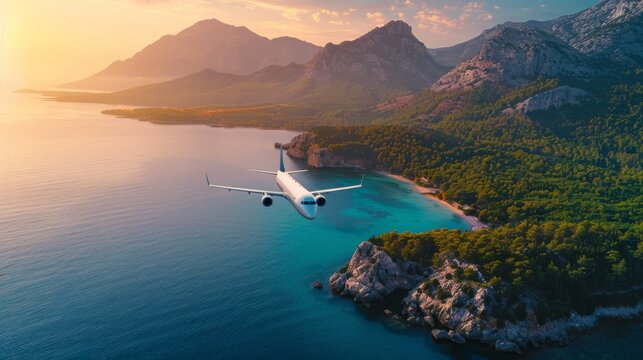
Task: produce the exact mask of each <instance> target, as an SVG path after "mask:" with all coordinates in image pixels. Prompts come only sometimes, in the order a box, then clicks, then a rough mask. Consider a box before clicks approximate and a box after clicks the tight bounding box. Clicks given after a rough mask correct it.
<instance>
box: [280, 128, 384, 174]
mask: <svg viewBox="0 0 643 360" xmlns="http://www.w3.org/2000/svg"><path fill="white" fill-rule="evenodd" d="M287 154H288V156H290V157H293V158H295V159H301V160H307V162H308V166H310V167H314V168H358V169H373V168H375V167H376V165H377V163H376V161H375V159H374V158H372V157H359V156H358V157H354V156H349V155H345V154H344V155H340V154H336V153H334V152H333V151H331V150H330V149H329V148H326V147H322V146H320V145H319V144H318V143H317V139H316V135H315V134H314V133H310V132H308V133H304V134H301V135H298V136H296V137H295V138H293V139H292V140H291V141H290V148H289V149H288V153H287Z"/></svg>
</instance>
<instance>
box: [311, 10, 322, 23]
mask: <svg viewBox="0 0 643 360" xmlns="http://www.w3.org/2000/svg"><path fill="white" fill-rule="evenodd" d="M310 16H311V17H312V18H313V21H315V22H316V23H318V22H319V20H321V16H320V15H319V11H317V12H314V13H312V14H310Z"/></svg>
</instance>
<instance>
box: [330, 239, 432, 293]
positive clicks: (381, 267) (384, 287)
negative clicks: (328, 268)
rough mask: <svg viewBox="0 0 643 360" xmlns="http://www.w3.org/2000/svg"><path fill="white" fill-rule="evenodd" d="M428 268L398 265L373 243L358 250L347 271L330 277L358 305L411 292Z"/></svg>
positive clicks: (405, 264) (411, 264) (336, 288)
mask: <svg viewBox="0 0 643 360" xmlns="http://www.w3.org/2000/svg"><path fill="white" fill-rule="evenodd" d="M423 271H424V269H423V268H422V267H421V266H419V265H417V264H415V263H411V262H402V263H400V264H397V263H395V262H394V261H393V260H392V259H391V257H390V256H389V255H388V254H387V253H386V252H385V251H382V250H379V249H378V248H377V247H376V246H375V245H373V244H371V243H370V242H362V243H360V244H359V246H358V247H357V250H356V251H355V253H354V254H353V257H352V258H351V260H350V262H349V263H348V266H347V267H346V269H345V271H340V272H336V273H334V274H333V275H332V276H331V277H330V286H331V288H332V289H333V290H335V291H336V292H338V293H339V294H341V295H342V296H349V297H352V298H353V300H354V301H355V302H358V303H375V302H381V301H383V300H384V297H385V296H387V295H390V294H392V293H393V292H395V291H397V290H409V289H411V288H413V287H414V286H415V285H416V284H417V283H418V282H419V281H420V280H421V279H422V275H421V274H422V272H423Z"/></svg>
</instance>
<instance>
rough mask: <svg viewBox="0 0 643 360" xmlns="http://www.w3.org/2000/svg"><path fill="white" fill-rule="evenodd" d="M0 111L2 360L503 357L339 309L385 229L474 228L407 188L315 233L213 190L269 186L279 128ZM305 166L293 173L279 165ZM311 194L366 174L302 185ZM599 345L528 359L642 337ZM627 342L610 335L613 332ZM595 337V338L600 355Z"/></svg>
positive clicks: (378, 183) (43, 105) (372, 186)
mask: <svg viewBox="0 0 643 360" xmlns="http://www.w3.org/2000/svg"><path fill="white" fill-rule="evenodd" d="M3 101H4V103H3V104H1V105H2V106H0V358H36V359H43V358H75V359H95V358H119V359H123V358H138V359H153V358H154V359H158V358H162V359H165V358H168V359H170V358H220V359H247V358H268V357H274V358H284V359H294V358H308V359H343V358H354V359H356V358H373V359H380V358H383V359H386V358H409V357H414V358H432V359H442V358H444V359H446V358H459V359H474V358H486V357H490V356H491V357H493V356H496V355H497V354H495V353H494V352H491V351H489V350H487V349H486V348H484V347H481V346H477V345H467V346H465V347H458V346H454V345H450V344H438V343H435V342H433V341H432V340H431V339H430V338H429V337H428V336H427V332H426V330H419V329H415V328H406V327H403V326H401V325H399V324H395V323H391V322H390V321H386V320H384V319H383V318H382V317H380V316H379V315H377V314H373V313H370V312H367V311H363V310H360V309H359V308H358V307H356V306H355V305H354V304H353V303H352V302H351V301H350V300H346V299H343V298H339V297H336V296H334V295H332V294H331V293H330V292H329V291H328V289H327V287H325V288H324V289H323V290H314V289H312V287H311V285H310V284H311V282H313V281H315V280H321V281H322V282H323V283H324V284H326V282H327V279H328V277H329V275H330V274H331V273H332V272H333V271H334V270H336V269H338V268H339V267H341V266H342V265H343V264H344V263H345V262H346V261H347V260H348V259H349V258H350V256H351V254H352V253H353V251H354V249H355V247H356V245H357V244H358V243H359V242H360V241H364V240H366V239H368V237H369V236H371V235H376V234H379V233H381V232H384V231H390V230H394V229H397V230H399V231H403V230H410V231H422V230H428V229H434V228H458V229H466V228H467V225H466V223H464V222H463V221H462V220H461V219H459V218H458V217H456V216H454V215H452V214H451V213H450V212H448V210H446V209H444V208H442V207H441V206H439V205H437V204H435V203H433V202H431V201H430V200H428V199H425V198H423V197H422V196H420V195H419V194H416V193H414V192H412V191H411V189H410V187H409V186H408V185H405V184H401V183H399V182H396V181H393V180H390V179H387V178H383V177H380V176H377V175H374V174H368V175H367V178H366V180H365V182H364V185H365V188H363V189H360V190H357V191H352V192H346V193H337V194H331V195H329V196H328V197H327V198H328V204H327V206H326V207H324V208H321V209H320V211H319V213H318V215H319V216H318V218H317V219H316V220H314V221H308V220H305V219H304V218H302V217H301V216H300V215H298V214H297V212H296V211H294V209H292V207H291V205H290V204H289V203H287V202H286V201H284V200H283V199H275V204H274V205H273V207H271V208H264V207H262V206H261V204H260V201H259V200H260V199H259V197H258V196H257V195H247V194H243V193H229V192H226V191H218V190H215V189H210V188H208V187H207V186H206V182H205V178H204V173H205V172H206V171H207V172H208V173H209V175H210V179H211V180H212V181H216V182H218V183H224V184H231V185H238V186H248V187H259V188H267V189H275V190H276V185H275V184H274V178H273V177H271V176H268V175H262V174H256V173H250V172H248V171H247V170H246V169H248V168H259V169H267V170H274V169H275V168H276V167H277V165H278V151H277V150H275V149H273V147H272V144H273V143H274V142H275V141H285V140H288V139H290V138H291V137H293V136H294V135H296V134H295V133H292V132H286V131H267V130H256V129H218V128H210V127H205V126H167V125H164V126H159V125H153V124H149V123H144V122H138V121H135V120H130V119H117V118H113V117H110V116H105V115H101V114H100V110H102V109H104V108H105V106H102V105H87V104H60V103H52V102H44V101H40V100H38V99H36V98H34V97H31V96H29V95H10V96H7V97H5V98H4V100H3ZM304 166H305V165H304V164H302V163H299V162H294V161H291V160H290V159H286V167H287V168H289V169H297V168H303V167H304ZM296 177H297V178H298V179H299V180H300V181H301V182H302V183H303V184H304V185H306V186H307V187H309V188H311V189H314V188H327V187H335V186H341V185H348V184H353V183H355V182H357V181H359V178H360V174H358V173H355V172H350V171H310V172H308V173H303V174H298V175H296ZM607 329H608V331H607V334H608V337H606V336H604V335H605V333H601V332H594V333H592V334H590V335H585V336H582V337H580V338H579V341H578V342H576V343H575V344H574V345H572V346H570V347H567V348H563V349H548V350H545V351H540V352H538V353H534V354H532V355H531V357H537V358H577V357H584V358H596V357H597V356H598V355H601V356H599V357H602V356H603V355H606V354H610V353H608V352H607V351H606V349H607V348H611V347H613V346H614V344H615V343H616V344H617V345H618V346H620V348H621V349H626V350H627V351H625V352H624V351H622V350H621V352H619V353H618V354H619V355H618V356H616V357H614V358H622V357H628V355H629V354H636V350H637V349H638V351H639V352H640V351H641V350H643V346H642V345H641V344H640V339H639V338H638V336H637V335H636V334H640V331H641V330H642V329H641V326H640V325H629V327H626V328H624V329H622V328H620V327H618V326H614V329H615V330H614V329H612V330H609V329H610V328H609V325H607ZM619 331H620V332H619ZM601 340H604V341H601Z"/></svg>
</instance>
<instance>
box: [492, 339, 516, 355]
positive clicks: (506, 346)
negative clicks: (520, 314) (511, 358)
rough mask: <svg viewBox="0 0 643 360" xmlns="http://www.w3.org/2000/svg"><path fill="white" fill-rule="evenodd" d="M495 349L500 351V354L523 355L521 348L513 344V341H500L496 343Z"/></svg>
mask: <svg viewBox="0 0 643 360" xmlns="http://www.w3.org/2000/svg"><path fill="white" fill-rule="evenodd" d="M495 348H496V350H497V351H500V352H512V353H516V354H520V353H522V352H521V351H520V346H518V345H516V344H515V343H512V342H511V341H502V340H498V341H496V345H495Z"/></svg>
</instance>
